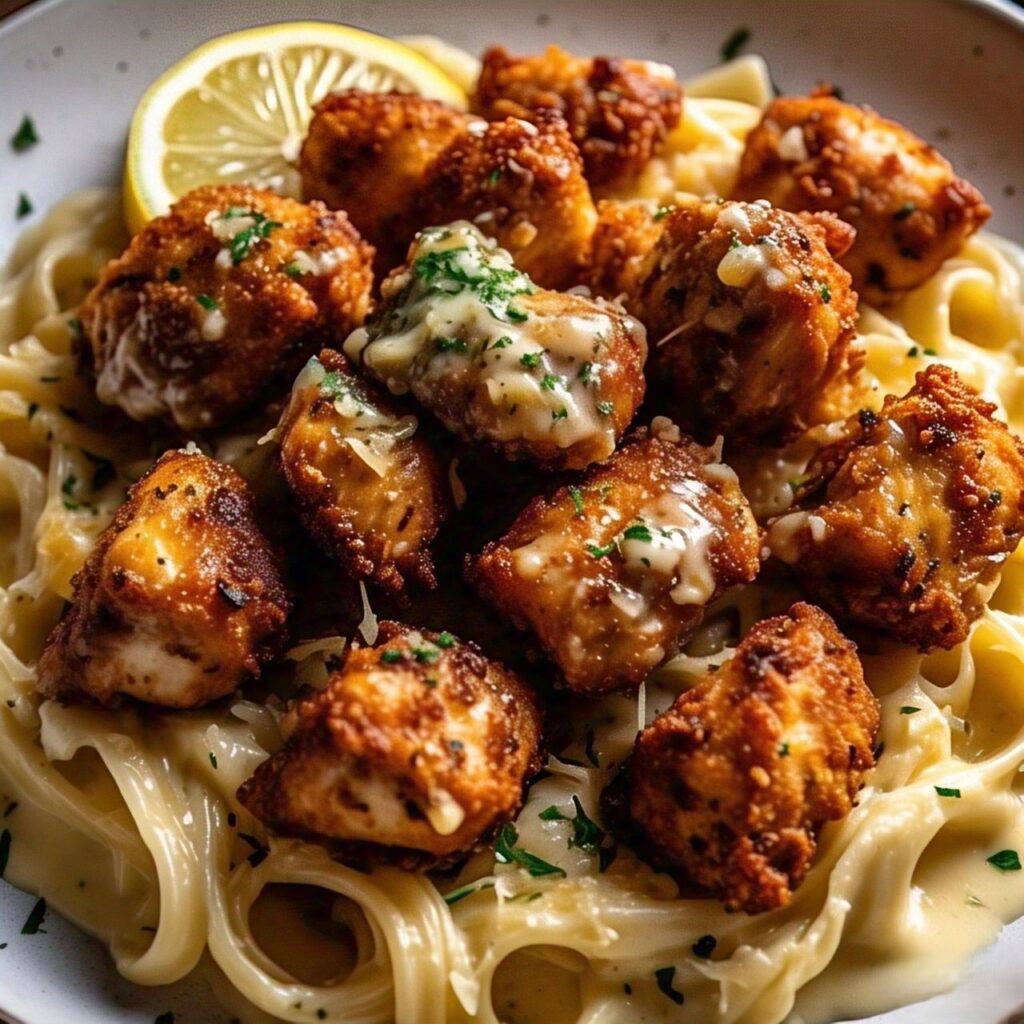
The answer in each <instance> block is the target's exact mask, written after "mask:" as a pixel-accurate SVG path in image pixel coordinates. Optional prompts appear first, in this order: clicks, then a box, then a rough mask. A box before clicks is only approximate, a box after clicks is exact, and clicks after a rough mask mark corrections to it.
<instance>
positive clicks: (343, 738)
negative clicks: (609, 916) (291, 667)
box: [238, 623, 541, 867]
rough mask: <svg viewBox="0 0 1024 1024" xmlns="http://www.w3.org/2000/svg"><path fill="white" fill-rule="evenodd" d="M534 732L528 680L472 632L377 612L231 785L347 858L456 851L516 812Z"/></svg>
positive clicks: (428, 856) (405, 861) (422, 857)
mask: <svg viewBox="0 0 1024 1024" xmlns="http://www.w3.org/2000/svg"><path fill="white" fill-rule="evenodd" d="M540 736H541V717H540V712H539V710H538V708H537V704H536V700H535V698H534V696H533V694H532V692H531V691H530V690H529V689H528V688H527V687H526V686H525V685H524V684H523V683H522V682H521V681H520V680H519V679H518V678H517V677H516V676H515V675H514V674H513V673H512V672H510V671H509V670H508V669H506V668H504V667H503V666H502V665H500V664H499V663H498V662H495V661H489V660H488V659H487V658H485V657H484V656H483V655H482V654H481V653H480V651H479V650H478V649H477V648H476V647H475V646H474V645H473V644H469V643H462V642H461V641H459V640H456V639H455V638H454V637H453V636H452V635H451V634H450V633H427V632H422V631H419V630H415V629H412V628H410V627H407V626H400V625H398V624H397V623H381V632H380V637H379V639H378V644H377V646H376V647H372V648H370V647H366V648H357V649H355V650H352V651H350V652H349V654H348V656H347V658H346V660H345V663H344V665H343V666H342V668H341V669H340V670H339V671H337V672H335V673H334V674H333V675H332V676H331V678H330V680H329V682H328V684H327V688H326V689H325V690H323V691H322V692H320V693H317V694H315V695H314V696H312V697H310V698H309V699H307V700H305V701H303V702H302V703H301V704H300V705H299V706H298V710H297V716H296V724H295V728H294V731H293V732H292V734H291V735H290V737H289V738H288V741H287V742H286V744H285V746H284V748H283V749H282V750H281V751H280V752H279V753H277V754H275V755H274V756H273V757H271V758H270V760H268V761H266V762H264V763H263V764H262V765H260V767H259V768H257V769H256V772H255V773H254V774H253V776H252V777H251V778H250V779H249V780H248V781H247V782H246V783H244V785H243V786H242V788H241V789H240V791H239V794H238V795H239V799H240V800H241V801H242V803H243V804H244V805H245V806H246V807H248V808H249V810H250V811H251V812H252V813H253V814H254V815H255V816H256V817H257V818H259V819H260V820H262V821H263V822H264V823H265V824H266V825H267V826H268V827H270V828H272V829H274V830H275V831H277V832H280V833H283V834H286V835H298V836H303V837H305V838H308V839H313V840H319V841H328V842H331V843H332V845H335V846H336V847H338V849H339V852H340V854H341V857H342V859H345V860H350V861H355V862H356V863H366V862H369V863H372V862H374V861H377V862H379V861H381V860H386V861H389V862H397V863H399V864H402V865H403V866H406V867H414V866H428V865H436V864H438V863H451V862H452V861H454V860H457V859H458V858H459V857H460V856H461V855H463V854H466V853H469V852H470V851H472V850H473V849H475V848H477V847H479V846H480V845H482V843H484V842H485V841H486V840H487V838H488V837H489V836H490V835H491V834H492V833H493V832H494V831H495V830H496V829H498V828H499V827H501V826H502V825H503V824H505V823H506V822H507V821H509V820H511V818H512V817H513V816H514V815H515V814H516V812H517V811H518V809H519V807H520V805H521V804H522V800H523V789H524V786H525V784H526V782H527V781H528V780H529V779H530V778H531V776H533V775H534V774H536V773H537V771H539V770H540V766H541V760H540V752H539V750H540Z"/></svg>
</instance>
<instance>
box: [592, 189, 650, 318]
mask: <svg viewBox="0 0 1024 1024" xmlns="http://www.w3.org/2000/svg"><path fill="white" fill-rule="evenodd" d="M668 212H669V208H668V207H660V206H658V205H657V203H655V202H653V201H652V200H649V199H629V200H620V199H602V200H601V201H600V202H599V203H598V204H597V228H596V230H595V231H594V237H593V240H592V242H591V247H590V262H589V264H588V266H587V269H586V271H585V273H584V276H583V282H584V283H585V284H586V285H587V286H588V287H589V288H590V289H591V290H592V291H593V292H594V293H595V294H597V295H604V296H606V297H607V298H610V299H619V300H620V301H622V302H632V301H635V300H636V299H637V298H638V296H639V295H640V291H641V288H642V285H643V281H644V277H645V275H646V274H648V273H650V271H651V267H650V265H649V264H650V256H651V253H652V252H653V250H654V247H655V245H656V244H657V242H658V239H659V238H661V233H662V231H663V230H664V225H663V223H662V222H663V221H664V219H665V217H666V216H667V215H668Z"/></svg>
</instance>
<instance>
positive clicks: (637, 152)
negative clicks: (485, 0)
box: [473, 45, 683, 185]
mask: <svg viewBox="0 0 1024 1024" xmlns="http://www.w3.org/2000/svg"><path fill="white" fill-rule="evenodd" d="M667 70H668V69H662V68H660V67H658V66H657V65H652V64H651V63H650V62H648V61H640V60H623V59H621V58H619V57H594V58H589V57H576V56H574V55H573V54H571V53H567V52H566V51H565V50H563V49H561V48H560V47H558V46H555V45H550V46H548V48H547V49H546V50H545V51H544V53H542V54H538V55H536V56H531V57H513V56H511V55H510V54H509V52H508V51H507V50H506V49H505V48H504V47H502V46H492V47H490V48H489V49H488V50H486V51H485V52H484V55H483V59H482V62H481V67H480V78H479V80H478V81H477V86H476V94H475V96H474V97H473V106H474V109H476V110H478V111H479V112H480V113H481V114H483V115H484V116H485V117H487V118H490V119H492V120H493V119H496V118H500V117H520V118H525V119H526V120H528V121H532V120H534V119H535V118H536V117H537V115H538V113H539V112H540V111H542V110H557V111H559V112H560V113H561V114H562V116H563V117H564V118H565V120H566V122H567V123H568V125H569V130H570V132H571V133H572V138H573V141H574V142H575V143H576V144H577V145H578V146H579V148H580V152H581V153H582V155H583V163H584V165H585V167H586V176H587V180H588V181H589V182H590V184H591V185H604V184H609V183H612V182H616V181H621V180H622V179H628V178H630V177H633V176H635V175H637V174H639V173H640V172H641V171H642V170H643V169H644V166H645V165H646V164H647V161H648V160H650V159H651V157H652V156H654V155H655V154H657V153H658V152H659V151H660V150H661V147H662V146H663V145H664V142H665V139H666V137H667V136H668V134H669V132H670V131H672V129H673V128H675V126H676V125H677V124H678V123H679V119H680V117H681V116H682V104H683V90H682V87H681V86H680V85H679V83H678V82H677V81H676V80H675V78H674V77H671V76H670V74H668V73H666V72H667Z"/></svg>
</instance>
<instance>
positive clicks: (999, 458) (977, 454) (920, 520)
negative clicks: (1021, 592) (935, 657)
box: [768, 364, 1024, 651]
mask: <svg viewBox="0 0 1024 1024" xmlns="http://www.w3.org/2000/svg"><path fill="white" fill-rule="evenodd" d="M994 412H995V406H994V405H992V404H990V403H989V402H986V401H984V399H982V398H981V397H980V396H979V395H978V394H977V393H976V392H975V391H973V390H972V389H971V388H970V387H968V385H967V384H965V383H964V382H963V381H962V380H961V379H960V378H959V377H958V376H957V374H956V373H955V372H954V371H953V370H951V369H950V368H949V367H948V366H943V365H941V364H934V365H932V366H929V367H928V369H927V370H924V371H923V372H921V373H919V374H918V375H917V382H916V384H915V385H914V387H913V388H911V389H910V391H909V392H907V394H906V395H903V396H902V397H896V396H895V395H889V396H888V397H887V398H886V399H885V402H884V404H883V405H882V409H881V411H880V412H879V413H877V414H876V413H873V412H869V411H867V410H865V411H864V412H862V413H860V415H859V416H857V417H853V418H852V419H851V420H850V422H849V423H848V425H847V430H846V436H845V437H844V438H843V439H842V440H840V441H838V442H836V443H834V444H832V445H830V446H829V447H827V448H825V449H824V450H823V451H821V452H820V453H819V454H818V456H817V457H816V458H815V459H814V460H813V461H812V462H811V464H810V466H809V467H808V470H807V482H806V483H805V484H804V485H803V487H802V488H801V489H800V490H799V491H798V493H797V504H798V507H799V510H798V511H796V512H791V513H789V514H787V515H785V516H782V517H780V518H778V519H776V520H775V521H774V522H773V524H772V525H771V528H770V530H769V533H768V544H769V545H770V547H771V550H772V553H773V554H774V555H775V556H776V557H777V558H779V559H781V560H782V561H783V562H786V563H788V564H789V565H790V566H792V567H793V570H794V571H795V572H796V574H797V576H798V577H799V579H800V581H801V583H802V584H803V586H804V587H805V589H806V590H807V591H808V593H809V594H811V595H812V596H813V598H814V600H816V601H819V602H820V603H821V604H822V605H823V606H824V607H826V608H827V609H829V610H830V611H831V612H832V613H833V614H834V615H835V616H836V617H837V618H838V619H840V620H841V621H846V622H852V623H859V624H861V625H864V626H868V627H870V628H871V629H874V630H877V631H880V632H882V633H885V634H887V635H889V636H891V637H893V638H894V639H896V640H899V641H901V642H903V643H907V644H912V645H914V646H915V647H917V648H918V649H920V650H921V651H929V650H932V649H934V648H936V647H943V648H947V649H948V648H951V647H954V646H956V644H958V643H961V642H962V641H964V640H966V639H967V634H968V631H969V628H970V625H971V623H972V622H973V621H974V620H975V619H977V618H978V616H979V615H981V613H982V611H983V610H984V607H985V604H986V602H987V601H988V599H989V597H990V596H991V594H992V592H993V591H994V590H995V588H996V586H997V585H998V583H999V577H1000V569H1001V566H1002V564H1003V562H1005V561H1006V559H1007V557H1009V555H1010V554H1011V553H1012V552H1013V551H1014V549H1015V548H1016V547H1017V544H1018V542H1019V541H1020V538H1021V535H1022V534H1024V445H1022V444H1021V441H1020V439H1019V438H1018V437H1016V436H1015V435H1014V434H1012V433H1011V432H1010V431H1009V430H1008V429H1007V428H1006V426H1005V425H1004V424H1003V423H1001V422H1000V421H999V420H996V419H994V418H993V413H994Z"/></svg>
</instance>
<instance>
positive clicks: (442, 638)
mask: <svg viewBox="0 0 1024 1024" xmlns="http://www.w3.org/2000/svg"><path fill="white" fill-rule="evenodd" d="M434 643H435V644H437V646H438V647H440V648H442V649H443V650H448V648H449V647H454V646H455V637H454V636H452V634H451V633H449V632H448V630H447V629H445V630H443V631H442V632H440V633H438V634H437V639H436V640H435V641H434Z"/></svg>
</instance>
